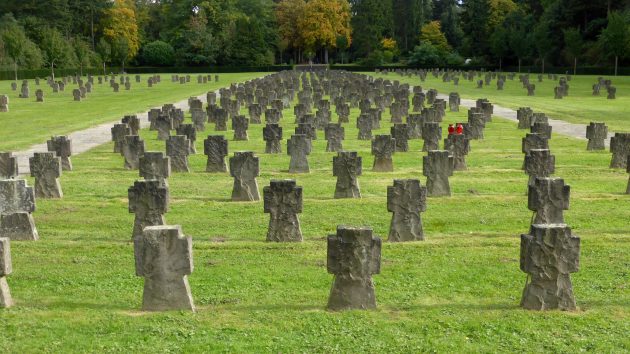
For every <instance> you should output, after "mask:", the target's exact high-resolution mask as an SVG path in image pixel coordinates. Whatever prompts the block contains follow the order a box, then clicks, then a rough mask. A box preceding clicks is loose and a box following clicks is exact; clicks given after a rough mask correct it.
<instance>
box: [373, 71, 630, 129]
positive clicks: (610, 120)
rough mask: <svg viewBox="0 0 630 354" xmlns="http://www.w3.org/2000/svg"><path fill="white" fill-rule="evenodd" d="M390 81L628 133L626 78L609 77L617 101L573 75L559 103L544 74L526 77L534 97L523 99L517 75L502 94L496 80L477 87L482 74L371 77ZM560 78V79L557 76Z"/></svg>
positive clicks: (591, 81) (629, 99) (629, 114)
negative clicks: (453, 77) (595, 92)
mask: <svg viewBox="0 0 630 354" xmlns="http://www.w3.org/2000/svg"><path fill="white" fill-rule="evenodd" d="M375 76H376V77H383V78H387V79H390V80H399V81H400V82H406V83H409V84H410V85H414V86H416V85H420V86H422V87H423V88H424V89H425V90H426V89H429V88H435V89H437V90H438V92H439V93H441V94H445V95H448V94H449V93H451V92H459V94H460V95H461V97H462V98H469V99H477V98H482V97H483V98H488V99H489V100H490V101H492V102H494V103H495V104H498V105H501V106H503V107H508V108H512V109H517V108H519V107H531V108H532V109H533V110H534V111H535V112H544V113H546V114H547V115H548V116H549V117H550V118H553V119H560V120H565V121H567V122H571V123H580V124H586V125H588V124H589V123H590V122H606V124H607V125H608V129H609V131H611V132H630V77H629V76H617V77H614V76H610V77H605V78H606V79H611V80H612V82H613V86H615V87H617V99H615V100H609V99H607V98H606V88H605V87H602V89H601V91H600V94H601V95H600V96H593V95H592V93H593V89H592V86H593V84H594V83H596V82H597V78H598V76H583V75H578V76H573V78H572V80H571V81H570V82H569V96H567V97H565V98H563V99H562V100H557V99H554V93H553V92H554V91H553V89H554V87H555V86H557V85H558V81H554V80H550V79H547V75H544V77H543V82H538V74H537V73H532V74H531V75H530V82H531V83H533V84H535V85H536V95H535V96H533V97H528V96H527V89H524V88H523V85H522V84H521V82H520V81H519V80H518V74H517V75H516V77H515V78H514V80H513V81H512V80H509V79H508V80H507V81H506V82H505V86H504V88H503V91H499V90H497V84H496V80H493V81H492V83H491V84H490V85H489V86H484V87H483V88H482V89H478V88H477V81H478V80H483V78H484V75H483V74H482V76H480V77H475V79H474V80H473V81H468V80H465V79H464V78H460V80H459V85H458V86H455V84H454V83H453V82H452V81H451V82H448V83H446V82H442V77H441V76H440V77H439V78H435V77H434V76H433V75H432V74H429V75H427V79H426V81H425V82H422V81H420V78H419V77H417V76H414V77H411V78H410V77H407V76H405V77H401V76H400V75H398V74H395V73H390V74H387V75H383V74H380V75H375ZM558 77H560V76H558Z"/></svg>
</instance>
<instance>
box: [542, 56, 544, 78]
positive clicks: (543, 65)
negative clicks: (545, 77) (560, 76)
mask: <svg viewBox="0 0 630 354" xmlns="http://www.w3.org/2000/svg"><path fill="white" fill-rule="evenodd" d="M542 73H543V74H544V73H545V58H542Z"/></svg>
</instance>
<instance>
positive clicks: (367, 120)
mask: <svg viewBox="0 0 630 354" xmlns="http://www.w3.org/2000/svg"><path fill="white" fill-rule="evenodd" d="M372 124H373V122H372V117H371V116H370V115H369V114H361V115H360V116H359V118H357V128H359V137H358V139H359V140H372Z"/></svg>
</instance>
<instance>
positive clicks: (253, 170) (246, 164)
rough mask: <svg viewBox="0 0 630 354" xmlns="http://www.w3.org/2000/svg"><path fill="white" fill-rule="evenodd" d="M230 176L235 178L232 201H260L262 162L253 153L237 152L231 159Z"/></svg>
mask: <svg viewBox="0 0 630 354" xmlns="http://www.w3.org/2000/svg"><path fill="white" fill-rule="evenodd" d="M230 175H231V176H232V177H234V187H233V189H232V201H235V202H239V201H244V202H249V201H257V200H260V193H259V192H258V182H257V181H256V177H258V175H260V161H259V160H258V157H256V156H254V152H252V151H239V152H235V153H234V156H232V157H230Z"/></svg>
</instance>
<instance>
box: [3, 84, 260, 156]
mask: <svg viewBox="0 0 630 354" xmlns="http://www.w3.org/2000/svg"><path fill="white" fill-rule="evenodd" d="M262 75H264V74H262V73H237V74H220V76H219V82H215V81H214V75H213V80H212V81H211V82H209V83H207V84H197V82H196V79H197V75H195V74H191V82H189V83H186V84H184V85H182V84H180V83H179V82H177V83H174V82H171V80H170V75H169V74H162V80H161V82H160V83H158V84H155V85H153V87H150V88H149V87H147V79H148V78H149V75H140V77H141V80H140V82H138V83H137V82H135V79H134V78H135V75H130V78H131V89H130V90H129V91H127V90H125V88H124V87H123V85H121V87H120V90H119V92H113V90H112V88H111V87H109V82H103V84H100V85H99V84H98V83H97V81H96V79H95V80H94V82H95V84H94V85H93V90H92V92H91V93H88V94H87V98H85V99H83V100H82V101H81V102H74V101H73V100H72V89H74V88H76V85H67V87H66V90H65V91H63V92H57V93H53V90H52V89H51V88H50V86H48V85H47V84H46V80H45V79H42V80H41V82H40V85H39V86H36V85H35V83H34V80H29V88H30V98H19V97H18V96H19V94H20V87H19V86H20V85H19V84H20V83H21V80H20V81H18V89H17V91H11V89H10V82H11V81H0V87H2V89H0V94H4V95H8V96H9V109H10V112H11V113H10V114H2V115H0V126H1V127H2V129H0V151H9V150H12V151H16V150H21V149H24V148H27V147H29V146H31V145H33V144H37V143H42V142H45V141H46V140H47V139H49V138H50V136H51V135H64V134H67V133H71V132H73V131H77V130H81V129H86V128H90V127H92V126H95V125H98V124H101V123H107V122H113V121H116V120H120V118H121V117H120V114H121V113H123V112H126V113H124V114H134V113H137V112H145V113H146V111H148V110H149V109H150V108H153V107H155V106H161V105H162V104H164V103H165V102H172V103H174V102H176V101H181V100H182V99H186V98H188V97H189V96H198V95H201V94H205V93H206V92H208V91H210V90H212V91H213V90H216V89H218V88H220V87H224V86H226V85H229V84H230V83H231V82H242V81H245V80H248V79H251V78H254V77H259V76H262ZM95 77H96V76H95ZM60 79H61V78H57V80H60ZM84 79H85V76H84ZM37 89H41V90H43V91H44V102H43V103H35V90H37Z"/></svg>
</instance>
